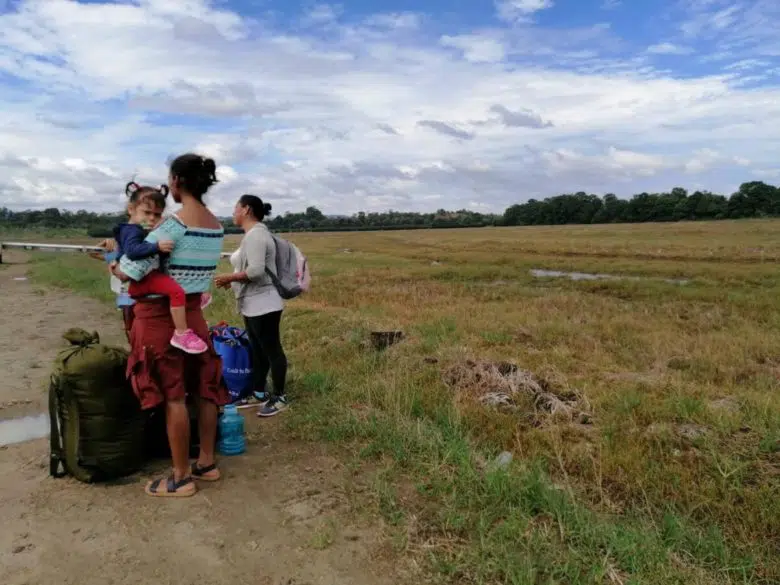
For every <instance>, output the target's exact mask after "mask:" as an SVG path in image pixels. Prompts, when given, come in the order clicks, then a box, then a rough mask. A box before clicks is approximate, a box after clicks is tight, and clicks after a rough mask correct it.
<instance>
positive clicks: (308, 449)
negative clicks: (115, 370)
mask: <svg viewBox="0 0 780 585" xmlns="http://www.w3.org/2000/svg"><path fill="white" fill-rule="evenodd" d="M25 258H26V257H25V256H24V255H22V254H16V255H12V254H6V258H4V260H5V261H7V262H9V264H8V265H3V266H2V267H0V298H1V299H2V301H1V304H0V420H7V419H10V418H15V417H19V416H24V415H29V414H38V413H44V412H46V409H47V402H46V397H47V394H46V383H47V381H48V374H49V368H50V364H51V361H52V359H53V358H54V355H55V353H56V351H57V349H58V348H59V347H61V346H62V344H63V343H64V342H62V340H61V338H60V336H61V334H62V331H63V330H64V329H66V328H67V327H70V326H74V325H77V326H81V327H84V328H85V329H89V330H93V329H94V330H98V331H99V332H100V333H101V337H102V338H103V340H104V341H106V342H109V343H122V342H123V339H124V338H123V334H122V331H121V327H120V321H121V320H120V317H119V314H118V313H117V312H115V311H113V310H111V308H108V307H106V306H104V305H102V304H100V303H98V302H97V301H93V300H91V299H85V298H81V297H78V296H75V295H72V294H68V293H63V292H61V291H43V290H41V289H40V287H37V286H36V285H35V284H33V283H31V282H30V281H26V280H15V278H22V277H24V275H25V272H26V267H25V264H24V261H25ZM248 412H249V414H250V415H251V411H248ZM247 433H248V438H249V447H248V451H247V453H246V454H245V455H243V456H240V457H235V458H225V459H223V460H222V461H221V467H222V470H223V474H224V479H223V480H222V481H221V482H218V483H217V484H206V485H203V486H201V487H202V489H201V491H200V492H199V493H198V494H197V495H196V496H195V497H193V498H184V499H154V498H150V497H148V496H146V495H145V494H144V493H143V484H144V483H145V482H146V481H147V480H148V479H151V478H153V477H155V476H157V475H159V474H160V472H162V471H164V469H162V468H161V465H164V462H163V463H162V464H161V465H156V466H152V468H150V469H148V470H146V471H145V472H144V473H142V474H139V475H136V476H132V477H130V478H127V479H126V480H125V481H122V482H119V483H118V484H112V485H84V484H80V483H78V482H76V481H74V480H71V479H52V478H50V477H49V475H48V449H49V446H48V439H36V440H32V441H28V442H26V443H21V444H16V445H10V446H7V447H0V522H1V523H2V530H0V567H2V574H3V577H4V578H3V582H4V583H5V584H6V585H23V584H26V585H37V584H47V585H48V584H51V583H57V584H61V585H66V584H74V585H91V584H93V583H94V584H98V583H99V584H100V585H110V584H130V583H134V584H135V583H138V584H141V583H143V584H157V585H163V584H168V583H170V584H176V585H179V584H181V583H209V584H210V585H220V584H223V583H224V584H227V583H230V584H232V585H234V584H236V583H247V584H250V583H251V584H253V585H319V584H322V585H369V584H377V585H383V584H390V583H401V582H404V581H405V579H402V578H401V576H400V575H399V574H398V571H396V570H395V566H396V565H395V564H394V563H393V562H392V554H391V552H390V549H388V546H387V544H386V543H385V542H384V541H383V539H382V536H381V535H382V529H381V526H380V525H379V521H378V520H375V519H371V518H370V517H368V516H366V515H365V514H363V513H361V512H360V507H359V506H358V505H357V504H356V501H359V500H360V497H361V496H356V495H355V494H356V493H358V492H360V491H361V486H360V481H359V479H360V478H356V477H353V476H352V475H351V474H350V473H349V471H348V470H347V469H346V468H345V467H344V466H343V465H342V464H340V463H339V461H338V460H337V459H336V458H334V457H333V456H331V455H329V454H328V453H326V451H325V449H324V448H320V447H318V446H312V445H308V444H307V445H302V444H298V443H294V442H291V441H289V440H287V439H286V438H285V437H284V433H283V431H282V430H281V427H280V425H279V421H277V420H272V421H258V420H256V419H255V417H252V416H248V417H247Z"/></svg>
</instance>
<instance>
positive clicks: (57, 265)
mask: <svg viewBox="0 0 780 585" xmlns="http://www.w3.org/2000/svg"><path fill="white" fill-rule="evenodd" d="M778 227H780V223H778V222H720V223H717V224H679V225H674V226H655V225H644V226H630V229H629V228H628V227H626V226H615V227H610V226H607V227H598V228H597V227H593V228H583V227H577V228H529V229H496V230H493V229H485V230H462V231H459V232H458V233H441V232H435V233H432V232H424V231H421V232H414V233H402V232H394V233H371V234H338V235H335V234H316V235H302V234H301V235H296V236H295V237H294V239H295V241H296V243H298V244H299V245H300V246H301V248H302V249H303V250H305V251H306V252H308V253H309V254H310V260H311V263H312V266H313V269H314V285H315V288H314V289H313V290H312V292H311V293H310V294H308V295H307V296H306V297H304V298H301V299H297V300H295V301H292V302H290V303H289V305H288V310H287V311H286V313H285V318H284V320H283V323H284V342H285V346H286V347H287V348H288V353H289V358H290V362H291V365H292V371H291V384H290V386H291V393H292V394H293V399H294V400H295V402H296V407H295V408H294V409H293V410H292V411H291V412H290V413H289V415H287V419H286V420H287V421H288V422H289V425H290V426H289V431H290V433H292V434H294V435H295V436H297V437H300V438H301V439H302V440H307V441H312V440H314V441H327V442H330V443H333V444H334V445H338V446H340V447H347V448H348V451H349V450H351V451H352V453H353V454H354V457H356V458H357V460H358V461H359V462H360V463H359V466H360V469H362V472H363V473H366V474H371V476H372V478H373V485H374V490H373V492H372V498H371V502H372V504H373V509H374V510H375V511H376V513H377V514H380V515H381V516H382V518H383V519H384V521H385V524H386V526H387V530H388V537H389V540H390V542H392V544H393V545H394V546H395V547H396V549H397V551H398V552H399V554H403V555H409V556H413V557H415V558H417V559H418V560H419V561H420V562H421V563H422V566H423V567H425V570H426V572H427V574H428V576H429V577H430V578H431V579H433V580H434V581H437V582H441V583H485V584H487V583H491V584H493V583H501V584H513V585H514V584H520V583H528V584H534V585H536V584H553V583H560V584H586V583H588V584H590V583H624V584H628V583H633V584H639V583H653V584H673V583H674V584H677V583H680V584H682V583H685V584H694V585H695V584H716V583H718V584H720V583H726V584H728V583H734V584H736V583H741V584H744V583H752V584H756V585H758V584H769V583H776V582H780V480H779V478H780V447H779V445H780V444H779V443H778V440H779V439H780V405H779V404H778V403H779V402H780V401H778V400H777V390H778V387H779V386H780V384H779V383H778V373H780V353H778V352H777V350H776V349H775V348H777V347H780V271H778V266H777V264H776V260H777V258H780V237H778V236H777V235H776V234H778V233H780V230H778V229H777V228H778ZM715 243H717V244H715ZM233 245H234V244H233V243H231V244H229V246H228V247H232V246H233ZM344 249H351V250H353V253H352V254H346V253H344V252H343V250H344ZM759 249H760V250H761V251H760V255H759V253H758V252H756V251H755V250H759ZM759 256H760V257H759ZM433 259H436V260H438V261H439V262H440V263H441V264H440V265H432V264H431V261H432V260H433ZM531 268H550V269H560V270H576V271H583V272H608V273H612V274H626V275H633V276H642V277H647V279H646V280H639V281H631V280H624V281H597V282H572V281H567V280H559V279H534V278H532V277H531V276H530V275H529V274H528V270H529V269H531ZM31 274H32V276H33V278H34V279H36V280H37V281H38V282H40V283H42V284H45V285H47V286H50V285H54V286H63V287H69V288H71V289H73V290H75V291H77V292H79V293H81V294H87V295H91V296H95V297H98V298H101V299H104V300H110V298H111V297H110V293H109V291H108V277H107V274H106V273H105V268H104V265H103V264H101V263H100V262H97V261H95V260H91V259H87V258H84V257H79V256H73V255H54V254H51V255H40V256H38V257H37V259H36V262H35V263H34V264H32V266H31ZM679 277H685V278H690V279H691V282H690V283H689V284H688V285H685V286H680V285H674V284H669V283H665V282H663V279H664V278H679ZM208 317H209V319H210V320H211V321H217V320H221V319H225V320H228V321H232V322H237V316H236V315H235V314H234V312H233V302H232V300H231V299H230V298H228V296H227V295H226V294H223V293H221V292H220V293H218V294H217V295H216V297H215V302H214V303H213V304H212V306H211V307H210V308H209V311H208ZM376 329H402V330H404V331H405V332H406V334H407V337H406V339H405V340H404V341H403V342H402V343H400V344H398V345H397V346H394V347H392V348H390V349H389V350H387V351H385V352H382V353H376V352H374V351H372V350H370V349H367V348H366V344H365V341H366V340H367V338H368V334H369V332H370V331H371V330H376ZM469 359H483V360H494V361H496V362H498V361H511V362H515V363H517V364H519V365H520V366H521V367H522V368H524V369H527V370H530V371H533V372H535V373H536V374H538V375H540V376H543V377H545V378H546V379H548V380H550V381H551V382H554V384H553V385H554V386H556V387H558V388H559V389H563V390H562V392H563V393H564V394H565V391H566V389H569V388H575V389H577V390H578V391H579V393H580V394H581V395H582V396H584V397H585V398H586V399H587V403H588V405H589V411H590V413H589V417H588V419H587V421H586V423H585V424H583V423H582V422H581V421H578V420H576V419H575V420H559V419H556V418H554V417H552V416H547V415H545V414H544V413H538V412H536V413H535V412H533V407H532V405H531V402H529V403H528V405H527V406H528V409H527V410H523V409H521V411H520V412H514V413H513V412H498V411H495V410H494V409H491V408H488V407H485V406H482V405H481V404H480V403H478V402H476V401H475V400H474V397H475V396H478V395H479V394H480V392H482V391H483V388H480V387H474V388H470V389H468V391H467V392H463V391H460V390H456V389H454V388H451V387H449V386H448V385H447V383H446V382H445V376H444V373H445V372H446V371H448V370H449V369H450V368H453V367H458V366H459V365H462V364H464V363H465V361H466V360H469ZM502 450H509V451H511V452H512V453H513V454H514V462H513V463H512V464H511V465H510V466H509V467H508V468H507V469H502V470H497V471H490V465H489V463H490V461H491V460H492V459H493V458H494V457H495V456H496V455H497V454H498V453H499V452H500V451H502ZM339 451H343V450H342V449H340V450H339ZM332 531H333V529H332V527H330V526H323V527H322V529H321V530H320V531H319V532H318V533H317V534H315V535H314V537H313V540H312V543H311V545H312V546H313V547H315V548H325V547H327V546H329V541H330V539H331V538H332Z"/></svg>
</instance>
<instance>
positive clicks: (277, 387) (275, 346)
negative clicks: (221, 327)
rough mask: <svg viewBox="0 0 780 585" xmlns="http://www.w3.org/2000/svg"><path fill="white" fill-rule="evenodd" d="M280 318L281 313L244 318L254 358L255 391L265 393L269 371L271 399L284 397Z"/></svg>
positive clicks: (284, 366)
mask: <svg viewBox="0 0 780 585" xmlns="http://www.w3.org/2000/svg"><path fill="white" fill-rule="evenodd" d="M281 318H282V312H281V311H276V312H274V313H267V314H265V315H259V316H257V317H244V324H245V325H246V331H247V333H248V334H249V343H250V344H251V345H252V357H253V358H254V359H253V363H252V367H253V369H254V371H253V377H254V382H255V391H256V392H265V388H266V384H267V380H268V370H270V371H271V380H272V381H273V388H274V389H273V392H272V393H271V396H272V398H277V397H280V396H284V383H285V381H286V378H287V356H286V355H284V350H283V349H282V342H281V339H280V332H279V322H280V321H281Z"/></svg>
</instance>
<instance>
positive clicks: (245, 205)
mask: <svg viewBox="0 0 780 585" xmlns="http://www.w3.org/2000/svg"><path fill="white" fill-rule="evenodd" d="M270 213H271V205H270V204H268V203H263V200H262V199H260V198H259V197H257V196H255V195H242V196H241V198H240V199H239V200H238V203H236V207H235V209H234V210H233V223H234V224H235V225H236V226H238V227H240V228H241V229H243V230H244V238H243V239H242V240H241V246H240V247H239V248H238V250H236V251H235V252H233V254H232V255H231V256H230V264H231V265H232V266H233V273H232V274H220V275H218V276H217V277H215V279H214V283H215V284H216V285H217V286H218V287H219V288H225V289H226V288H231V287H232V289H233V292H234V293H235V295H236V302H237V305H238V311H239V312H240V313H241V315H242V316H243V317H244V324H245V325H246V331H247V333H248V334H249V342H250V344H251V345H252V357H253V366H252V367H253V375H254V386H255V396H256V397H257V398H258V399H259V400H260V410H258V412H257V415H258V416H263V417H268V416H274V415H276V414H279V413H280V412H282V411H283V410H285V409H286V408H287V395H286V394H285V391H284V385H285V382H286V378H287V357H286V356H285V354H284V350H283V349H282V343H281V338H280V329H279V324H280V321H281V318H282V311H283V310H284V301H283V300H282V297H281V296H279V293H278V292H277V290H276V287H275V286H274V284H273V281H272V280H271V277H270V276H268V274H267V273H266V268H268V269H269V270H272V271H274V272H275V270H276V261H275V259H276V244H275V243H274V240H273V238H272V237H271V233H270V232H269V231H268V228H267V227H266V226H265V224H264V223H263V219H264V218H265V217H266V216H268V215H269V214H270ZM269 370H270V372H271V380H272V382H273V390H272V391H271V392H269V391H268V390H267V383H268V382H267V380H268V372H269Z"/></svg>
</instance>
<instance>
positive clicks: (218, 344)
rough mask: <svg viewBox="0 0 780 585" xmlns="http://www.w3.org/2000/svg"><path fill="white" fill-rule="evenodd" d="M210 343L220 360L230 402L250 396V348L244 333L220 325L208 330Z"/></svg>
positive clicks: (237, 329) (240, 330)
mask: <svg viewBox="0 0 780 585" xmlns="http://www.w3.org/2000/svg"><path fill="white" fill-rule="evenodd" d="M209 334H210V336H211V343H212V344H213V345H214V351H216V352H217V353H218V354H219V355H220V357H221V358H222V379H223V380H224V381H225V386H226V387H227V390H228V393H229V394H230V402H231V403H235V402H238V401H239V400H242V399H244V398H248V397H249V396H251V395H252V390H253V387H252V347H251V346H250V345H249V337H248V336H247V334H246V331H244V330H243V329H240V328H238V327H231V326H229V325H227V324H224V323H220V324H219V325H215V326H214V327H210V328H209Z"/></svg>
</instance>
